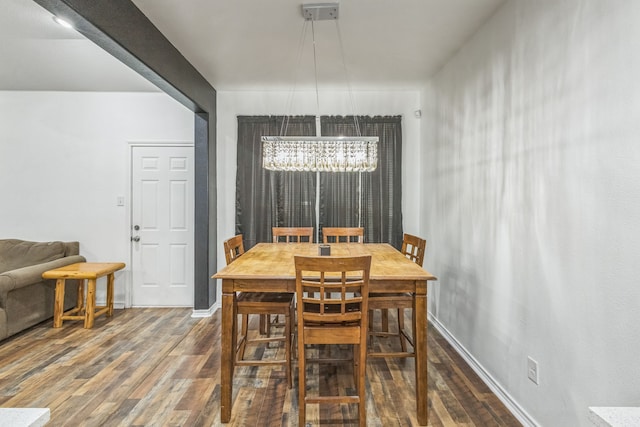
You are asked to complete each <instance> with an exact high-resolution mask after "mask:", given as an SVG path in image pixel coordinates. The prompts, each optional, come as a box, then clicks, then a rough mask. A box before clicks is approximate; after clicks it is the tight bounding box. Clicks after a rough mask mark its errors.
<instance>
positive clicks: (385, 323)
mask: <svg viewBox="0 0 640 427" xmlns="http://www.w3.org/2000/svg"><path fill="white" fill-rule="evenodd" d="M380 313H381V314H382V332H389V310H388V309H386V308H383V309H382V310H380Z"/></svg>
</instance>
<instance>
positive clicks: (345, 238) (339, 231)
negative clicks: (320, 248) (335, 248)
mask: <svg viewBox="0 0 640 427" xmlns="http://www.w3.org/2000/svg"><path fill="white" fill-rule="evenodd" d="M322 242H323V243H345V242H346V243H364V228H363V227H324V228H323V229H322Z"/></svg>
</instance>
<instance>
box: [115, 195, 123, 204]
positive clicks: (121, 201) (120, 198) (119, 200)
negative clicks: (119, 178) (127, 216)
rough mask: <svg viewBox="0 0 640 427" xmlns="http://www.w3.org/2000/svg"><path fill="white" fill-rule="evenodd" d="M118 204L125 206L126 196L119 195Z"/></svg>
mask: <svg viewBox="0 0 640 427" xmlns="http://www.w3.org/2000/svg"><path fill="white" fill-rule="evenodd" d="M116 204H117V205H118V206H124V196H118V198H117V201H116Z"/></svg>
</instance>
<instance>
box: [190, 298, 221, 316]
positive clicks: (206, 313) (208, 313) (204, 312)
mask: <svg viewBox="0 0 640 427" xmlns="http://www.w3.org/2000/svg"><path fill="white" fill-rule="evenodd" d="M219 308H220V303H219V302H218V301H216V303H215V304H213V305H212V306H211V307H209V308H208V309H206V310H193V313H191V317H211V316H213V313H215V312H216V311H217V310H218V309H219Z"/></svg>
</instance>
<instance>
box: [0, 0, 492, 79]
mask: <svg viewBox="0 0 640 427" xmlns="http://www.w3.org/2000/svg"><path fill="white" fill-rule="evenodd" d="M132 1H133V3H134V4H135V5H136V6H137V7H138V8H139V9H140V10H142V12H143V13H144V14H145V15H146V16H147V17H148V18H149V19H150V20H151V21H152V22H153V23H154V25H155V26H156V27H158V29H159V30H160V31H161V32H162V33H163V34H164V35H165V36H166V37H167V38H168V39H169V41H171V43H173V45H174V46H175V47H176V48H177V49H178V50H179V51H180V52H181V53H182V54H183V55H184V56H185V57H186V58H187V60H188V61H189V62H191V63H192V64H193V65H194V66H195V68H196V69H197V70H198V71H200V73H201V74H202V75H203V76H204V77H205V78H206V79H207V80H208V81H209V82H210V83H211V85H212V86H213V87H214V88H216V89H217V90H271V89H283V90H291V89H292V88H293V85H294V81H295V82H297V87H298V88H301V87H309V88H311V87H313V85H314V82H315V79H314V68H313V47H312V45H311V38H312V35H311V27H310V26H309V31H308V32H307V36H306V39H305V44H304V47H303V49H302V54H299V53H298V52H299V49H298V47H299V45H300V40H301V35H302V29H303V25H304V19H303V18H302V13H301V4H302V3H303V1H301V0H295V1H294V0H268V1H267V0H181V1H176V0H132ZM312 2H313V1H305V3H312ZM503 2H504V0H345V1H343V2H339V3H340V5H339V19H338V21H337V24H338V28H339V31H340V34H341V39H342V45H343V48H344V53H345V61H344V62H343V60H342V56H341V53H340V52H341V51H340V38H339V37H338V31H337V27H336V21H317V22H315V24H314V30H315V39H316V55H317V68H318V69H317V73H318V83H319V85H320V86H322V87H325V86H326V87H336V88H343V89H344V88H346V87H347V86H346V85H347V77H348V80H349V83H350V84H351V87H352V88H353V89H356V90H374V89H376V90H380V89H415V88H417V87H420V86H421V85H422V84H423V83H424V82H425V81H426V80H427V79H428V78H429V76H431V75H432V74H433V73H434V72H436V71H437V70H438V69H439V68H440V67H441V66H442V65H443V64H444V63H445V62H446V61H447V60H448V58H450V57H451V56H452V55H453V54H454V53H455V52H456V50H457V49H459V48H460V46H461V45H462V44H463V43H464V42H465V41H466V40H467V39H468V38H469V37H471V36H472V35H473V33H474V32H476V31H477V30H478V28H479V27H480V26H481V25H482V23H483V22H485V21H486V20H487V19H488V18H489V17H490V16H491V15H492V14H493V13H494V12H495V10H496V9H497V7H498V6H500V5H501V4H502V3H503ZM0 38H1V39H2V40H3V43H2V44H0V58H2V61H1V62H2V64H3V65H2V66H0V90H62V91H156V90H157V88H156V87H155V86H154V85H152V84H151V83H149V82H147V81H146V80H145V79H144V78H142V77H141V76H139V75H138V74H136V73H135V72H133V71H132V70H130V69H129V68H127V67H126V66H124V65H123V64H121V63H120V62H119V61H117V60H115V59H114V58H113V57H111V56H110V55H109V54H107V53H106V52H104V51H103V50H102V49H101V48H99V47H97V46H96V45H94V44H93V43H92V42H90V41H88V40H87V39H85V38H84V37H83V36H82V35H80V34H79V33H76V32H75V31H74V30H72V29H66V28H63V27H61V26H59V25H58V24H57V23H55V22H54V21H53V19H52V17H51V14H50V13H49V12H47V11H46V10H45V9H43V8H42V7H40V6H39V5H38V4H36V3H35V2H33V1H31V0H2V1H1V2H0ZM345 68H346V72H345Z"/></svg>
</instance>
